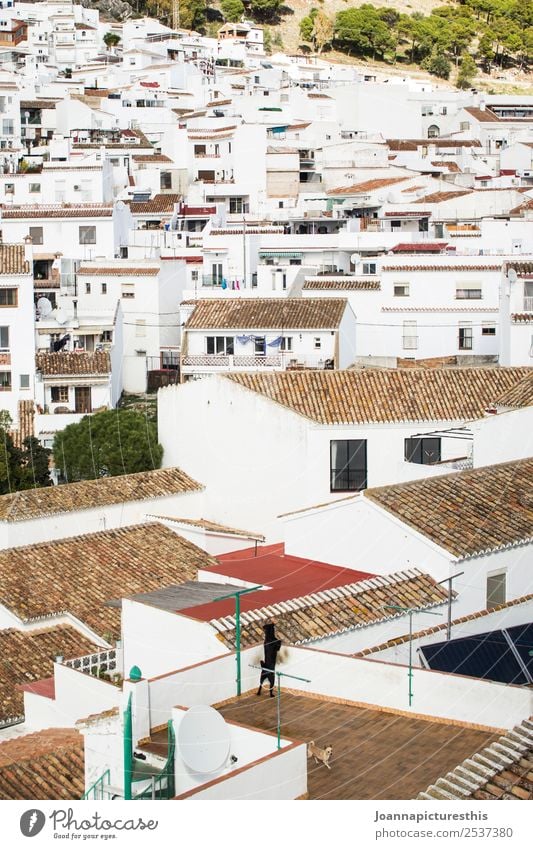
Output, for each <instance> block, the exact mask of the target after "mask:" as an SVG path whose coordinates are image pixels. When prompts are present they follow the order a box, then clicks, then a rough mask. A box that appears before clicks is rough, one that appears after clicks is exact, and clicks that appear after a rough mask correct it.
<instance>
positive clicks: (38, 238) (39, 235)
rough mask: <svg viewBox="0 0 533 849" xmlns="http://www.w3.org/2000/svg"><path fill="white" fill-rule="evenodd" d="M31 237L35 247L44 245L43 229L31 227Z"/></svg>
mask: <svg viewBox="0 0 533 849" xmlns="http://www.w3.org/2000/svg"><path fill="white" fill-rule="evenodd" d="M30 237H31V240H32V242H33V244H34V245H42V243H43V228H42V227H30Z"/></svg>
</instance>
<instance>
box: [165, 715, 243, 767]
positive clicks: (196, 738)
mask: <svg viewBox="0 0 533 849" xmlns="http://www.w3.org/2000/svg"><path fill="white" fill-rule="evenodd" d="M229 747H230V735H229V728H228V726H227V725H226V721H225V720H224V717H223V716H222V715H221V714H220V713H219V712H218V711H217V710H215V709H214V708H212V707H209V705H195V706H194V707H192V708H189V710H188V711H187V713H186V714H185V716H184V717H183V719H182V720H181V722H180V725H179V728H178V748H179V751H180V755H181V757H182V760H183V762H184V763H185V765H186V766H188V767H189V769H191V770H193V772H199V773H202V774H206V773H212V772H216V771H217V770H219V769H221V768H222V767H223V766H224V764H225V763H226V761H227V759H228V755H229Z"/></svg>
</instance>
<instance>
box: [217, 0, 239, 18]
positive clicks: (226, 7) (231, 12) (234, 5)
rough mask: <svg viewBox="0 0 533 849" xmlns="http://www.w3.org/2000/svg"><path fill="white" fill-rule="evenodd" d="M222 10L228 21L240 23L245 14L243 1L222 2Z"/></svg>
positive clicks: (222, 0) (227, 0) (221, 0)
mask: <svg viewBox="0 0 533 849" xmlns="http://www.w3.org/2000/svg"><path fill="white" fill-rule="evenodd" d="M220 9H221V11H222V14H223V15H224V19H225V20H226V21H240V19H241V18H242V16H243V14H244V4H243V2H242V0H220Z"/></svg>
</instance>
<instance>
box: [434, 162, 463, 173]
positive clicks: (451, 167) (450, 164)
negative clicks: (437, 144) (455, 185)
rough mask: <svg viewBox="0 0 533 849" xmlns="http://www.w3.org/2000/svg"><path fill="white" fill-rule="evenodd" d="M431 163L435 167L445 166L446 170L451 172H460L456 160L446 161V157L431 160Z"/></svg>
mask: <svg viewBox="0 0 533 849" xmlns="http://www.w3.org/2000/svg"><path fill="white" fill-rule="evenodd" d="M431 164H432V165H434V166H435V168H446V169H447V170H448V171H450V172H453V173H454V174H457V173H460V171H461V169H460V168H459V166H458V164H457V162H453V161H448V160H447V159H438V160H436V161H435V162H432V163H431Z"/></svg>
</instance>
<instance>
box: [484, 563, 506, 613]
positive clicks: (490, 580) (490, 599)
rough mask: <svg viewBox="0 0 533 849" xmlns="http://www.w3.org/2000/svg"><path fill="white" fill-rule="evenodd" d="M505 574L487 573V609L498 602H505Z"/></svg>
mask: <svg viewBox="0 0 533 849" xmlns="http://www.w3.org/2000/svg"><path fill="white" fill-rule="evenodd" d="M506 578H507V575H506V574H505V572H500V573H499V574H498V575H487V610H490V609H491V608H492V607H496V605H498V604H505V585H506Z"/></svg>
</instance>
